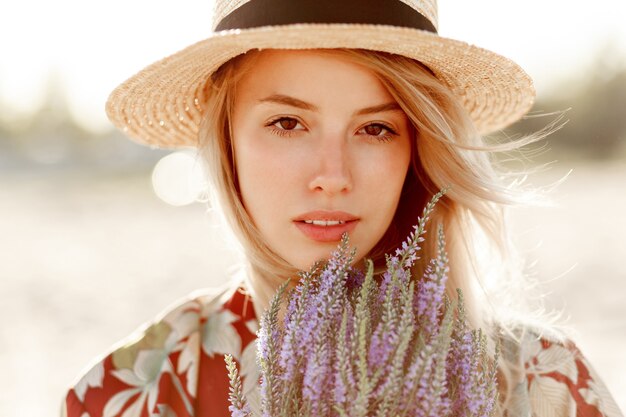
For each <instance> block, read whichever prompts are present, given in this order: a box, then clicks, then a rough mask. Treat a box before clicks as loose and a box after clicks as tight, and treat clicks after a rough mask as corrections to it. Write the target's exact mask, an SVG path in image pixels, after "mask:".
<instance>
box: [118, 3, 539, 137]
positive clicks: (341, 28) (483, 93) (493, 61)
mask: <svg viewBox="0 0 626 417" xmlns="http://www.w3.org/2000/svg"><path fill="white" fill-rule="evenodd" d="M338 1H339V0H338ZM402 1H403V2H405V3H407V4H409V5H410V6H412V7H415V8H418V7H419V10H421V11H423V13H424V14H425V15H426V16H428V17H432V18H433V19H434V20H433V23H435V25H436V2H435V1H434V0H431V1H425V0H423V1H419V0H402ZM245 2H246V0H231V1H221V2H220V1H218V2H217V11H219V13H220V14H219V16H224V15H225V14H227V13H229V12H230V11H232V10H234V9H235V8H236V7H239V6H240V5H241V4H244V3H245ZM219 19H220V18H219V17H218V15H216V21H219ZM257 48H258V49H271V48H273V49H312V48H362V49H371V50H377V51H384V52H389V53H394V54H399V55H404V56H407V57H410V58H414V59H416V60H419V61H421V62H422V63H424V64H425V65H426V66H428V67H429V68H430V69H431V70H432V71H433V73H434V74H435V75H436V76H437V77H438V78H439V79H440V80H442V81H443V82H444V83H445V84H447V85H448V86H449V87H450V89H451V90H452V91H453V92H454V93H455V94H456V95H457V96H458V98H459V100H460V101H461V103H462V104H463V106H464V107H465V108H466V109H467V111H468V112H469V114H470V116H471V118H472V120H473V121H474V123H475V124H476V127H477V128H478V130H479V132H480V133H483V134H486V133H489V132H493V131H495V130H498V129H501V128H504V127H506V126H507V125H509V124H511V123H512V122H514V121H516V120H518V119H519V118H520V117H521V116H523V115H524V114H525V113H526V112H527V111H528V109H530V107H531V105H532V103H533V100H534V96H535V92H534V88H533V85H532V81H531V79H530V77H529V76H528V75H527V74H526V73H525V72H524V71H523V70H522V69H521V68H520V67H519V66H518V65H517V64H515V63H514V62H512V61H510V60H509V59H507V58H504V57H502V56H500V55H498V54H496V53H493V52H491V51H488V50H485V49H482V48H479V47H476V46H473V45H469V44H467V43H465V42H461V41H456V40H452V39H447V38H442V37H440V36H438V35H436V34H434V33H430V32H426V31H422V30H417V29H410V28H401V27H393V26H382V25H360V24H294V25H286V26H280V27H272V26H265V27H260V28H254V29H246V30H228V31H223V32H217V33H214V34H213V35H212V36H211V37H210V38H208V39H205V40H203V41H200V42H198V43H196V44H194V45H191V46H189V47H187V48H186V49H183V50H182V51H179V52H177V53H175V54H174V55H171V56H169V57H167V58H165V59H162V60H161V61H158V62H156V63H154V64H152V65H150V66H148V67H147V68H145V69H144V70H142V71H141V72H139V73H138V74H136V75H134V76H133V77H131V78H130V79H129V80H127V81H126V82H124V83H123V84H122V85H120V86H119V87H118V88H116V89H115V90H114V91H113V92H112V93H111V95H110V97H109V100H108V102H107V105H106V111H107V114H108V116H109V119H110V120H111V121H112V122H113V124H114V125H115V126H117V127H118V128H120V129H122V130H123V131H124V132H126V134H127V135H128V136H129V137H130V138H132V139H134V140H136V141H138V142H140V143H142V144H147V145H151V146H155V147H163V148H175V147H196V146H197V145H198V126H199V124H200V121H201V119H202V112H203V109H202V104H203V103H204V102H205V97H204V90H205V87H206V83H207V80H209V77H210V74H211V73H213V72H214V71H215V70H216V69H217V68H219V66H220V65H222V64H223V63H224V62H226V61H228V60H229V59H231V58H233V57H235V56H237V55H239V54H242V53H244V52H246V51H248V50H251V49H257Z"/></svg>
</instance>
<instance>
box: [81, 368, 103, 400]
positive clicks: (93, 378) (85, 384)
mask: <svg viewBox="0 0 626 417" xmlns="http://www.w3.org/2000/svg"><path fill="white" fill-rule="evenodd" d="M103 381H104V362H103V361H100V362H99V363H98V364H96V366H94V367H93V368H91V369H90V370H89V372H87V373H86V374H85V375H84V376H83V377H82V378H81V379H80V381H78V383H77V384H76V385H75V386H74V392H75V393H76V396H77V397H78V399H79V400H80V401H81V402H83V401H85V392H87V388H89V387H102V382H103Z"/></svg>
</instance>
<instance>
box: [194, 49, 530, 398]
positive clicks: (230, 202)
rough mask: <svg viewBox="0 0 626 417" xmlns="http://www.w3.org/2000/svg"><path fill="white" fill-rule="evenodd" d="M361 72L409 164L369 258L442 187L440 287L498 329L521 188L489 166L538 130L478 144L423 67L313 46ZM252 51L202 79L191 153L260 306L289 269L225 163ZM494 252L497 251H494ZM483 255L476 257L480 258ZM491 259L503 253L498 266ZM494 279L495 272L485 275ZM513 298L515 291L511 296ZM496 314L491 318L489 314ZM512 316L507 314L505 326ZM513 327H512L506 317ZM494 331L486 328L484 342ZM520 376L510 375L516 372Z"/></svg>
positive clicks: (463, 116)
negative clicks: (384, 100)
mask: <svg viewBox="0 0 626 417" xmlns="http://www.w3.org/2000/svg"><path fill="white" fill-rule="evenodd" d="M319 52H320V53H324V54H329V55H332V56H337V57H340V58H343V59H346V60H349V61H350V62H353V63H355V64H358V65H361V66H363V67H365V68H368V69H370V70H371V71H372V72H373V74H374V75H375V76H376V77H377V78H378V79H379V80H380V82H381V83H382V84H383V85H384V86H385V87H386V88H387V90H388V91H389V93H390V94H391V95H392V96H393V98H394V99H395V100H396V102H397V103H398V104H399V105H400V107H401V108H402V110H403V111H404V113H405V114H406V115H407V117H408V119H409V120H410V122H411V124H412V126H413V128H414V129H413V133H414V136H415V140H414V141H413V143H412V145H411V146H412V150H411V152H412V168H411V169H409V171H408V174H407V177H406V180H405V184H404V188H403V191H402V195H401V197H400V202H399V205H398V209H397V211H396V214H395V216H394V219H393V221H392V225H391V226H390V228H389V230H388V231H387V233H386V234H385V236H384V237H383V238H382V239H381V241H380V242H379V243H378V244H377V246H376V247H375V248H374V249H373V250H372V251H371V252H370V253H369V254H368V257H369V258H371V259H373V260H374V262H375V264H377V265H379V266H382V265H383V264H384V254H385V253H389V252H391V251H392V250H394V249H395V248H396V247H397V246H398V245H399V244H400V243H401V241H402V240H404V239H405V237H406V236H407V235H408V233H409V231H410V230H411V227H412V225H413V224H415V223H416V222H417V217H418V216H419V215H420V214H421V210H422V208H423V206H424V204H425V203H426V202H427V201H428V200H429V199H430V197H431V196H432V195H433V194H434V193H436V192H438V191H439V190H440V189H442V188H444V187H450V190H449V191H448V192H447V194H446V195H445V196H444V198H443V199H442V201H441V202H440V203H439V204H438V206H437V208H436V210H435V214H434V215H433V217H432V220H431V222H432V223H431V226H430V230H435V229H434V227H435V225H436V224H441V225H443V227H444V230H445V233H446V241H447V251H448V256H449V259H450V268H451V270H450V275H449V279H448V284H447V286H448V293H449V295H450V296H451V297H453V298H454V297H455V296H456V289H457V288H460V289H461V290H462V291H463V294H464V299H465V305H466V309H467V311H468V318H469V320H470V323H471V325H472V326H473V327H475V328H478V327H481V328H483V329H492V330H493V329H495V326H494V324H495V323H498V325H499V326H502V327H504V328H507V321H509V319H508V318H506V317H504V316H503V315H502V314H503V312H504V311H505V309H509V310H510V307H511V305H510V304H509V301H510V297H509V299H508V300H507V302H503V303H502V305H503V306H504V309H502V308H499V307H498V305H496V303H495V302H494V298H498V299H500V300H503V298H502V297H501V296H498V297H489V294H493V293H494V292H495V291H497V286H493V284H494V283H496V284H499V287H500V288H503V290H502V293H504V294H506V293H507V288H508V293H509V294H510V293H511V291H510V290H511V288H510V286H509V283H510V282H518V283H522V284H519V285H523V276H522V274H521V270H522V268H521V264H520V262H519V261H518V260H517V258H516V256H515V251H514V250H513V247H512V245H511V243H510V241H509V234H508V233H507V231H506V223H505V221H504V206H506V205H509V204H515V203H519V202H523V201H524V199H525V196H526V194H525V192H524V190H521V189H518V187H516V186H517V185H518V184H517V183H515V182H512V183H510V184H507V183H505V180H504V179H503V175H502V174H501V173H500V172H498V169H497V168H498V165H497V164H496V163H495V161H494V153H495V152H498V151H507V150H514V149H517V148H520V147H521V146H523V145H526V144H527V143H529V142H533V141H536V140H538V139H539V138H540V137H541V135H536V136H531V137H527V138H525V139H521V140H517V141H512V142H507V143H503V144H496V145H494V144H491V145H489V144H487V143H486V141H485V140H484V139H483V138H482V137H481V136H480V135H479V134H478V132H477V131H476V129H475V128H474V125H473V123H472V121H471V120H470V118H469V116H468V114H467V112H466V110H465V109H464V108H463V107H462V105H461V103H460V102H459V99H458V97H456V96H454V95H453V94H452V92H451V91H450V89H449V88H447V87H446V86H445V84H444V83H442V81H440V80H439V79H438V78H437V77H436V76H435V75H434V74H433V73H432V72H431V71H430V70H429V69H428V68H426V67H425V66H424V65H422V64H420V63H419V62H417V61H415V60H412V59H410V58H406V57H403V56H398V55H393V54H388V53H384V52H377V51H369V50H360V49H359V50H355V49H321V50H319ZM258 54H259V51H250V52H248V53H246V54H244V55H240V56H239V57H236V58H234V59H232V60H231V61H229V62H227V63H226V64H224V65H223V66H222V67H221V68H220V69H219V70H218V71H217V72H215V73H214V74H213V76H212V78H211V80H209V82H208V83H207V86H206V89H207V91H206V92H205V94H206V97H207V103H206V109H205V114H206V116H205V118H204V120H203V123H202V124H201V126H200V152H201V153H202V155H203V157H204V158H205V160H206V161H207V164H208V168H209V170H210V175H211V178H212V182H213V185H214V188H215V191H216V193H217V197H218V200H219V203H220V205H221V209H222V212H223V214H224V216H225V218H226V220H227V222H228V223H229V225H230V227H231V228H232V230H233V232H234V233H235V235H236V236H237V238H238V240H239V241H240V243H241V245H242V247H243V250H244V253H245V255H246V258H247V260H248V262H249V266H250V268H251V270H252V273H251V274H248V275H249V276H248V277H247V282H246V285H247V287H248V289H249V291H250V292H251V294H252V296H253V297H254V298H255V304H256V305H259V306H261V307H264V306H267V304H268V302H269V299H270V298H271V296H272V295H273V294H274V292H275V290H276V288H277V286H278V285H279V284H280V283H281V282H283V281H284V280H285V279H286V278H288V277H293V276H295V274H296V273H297V270H295V269H294V268H293V267H292V266H291V265H289V264H287V263H286V262H285V261H284V260H282V259H281V258H280V257H279V256H278V255H277V254H276V253H274V252H273V251H272V250H271V248H269V247H268V246H267V244H266V243H265V242H264V240H263V238H262V237H261V236H260V234H259V232H258V230H257V229H256V228H255V226H254V224H253V222H252V221H251V219H250V217H249V216H248V214H247V213H246V210H245V208H244V207H243V204H242V199H241V196H240V193H239V187H238V182H237V170H236V167H235V166H234V156H233V155H234V149H233V146H232V141H231V138H232V126H231V124H230V121H231V120H232V117H231V116H232V111H233V104H234V103H233V100H234V96H235V91H236V88H237V84H238V81H239V80H240V79H241V77H242V76H243V75H244V74H245V73H246V72H247V71H248V70H249V69H250V68H252V67H253V65H254V60H255V59H256V58H257V57H258ZM434 241H435V239H434V238H430V239H427V240H426V242H425V243H427V244H426V245H425V247H424V248H423V253H422V260H423V261H422V262H418V264H417V265H416V271H415V276H421V272H422V271H423V268H424V266H425V264H426V262H427V261H428V260H429V259H431V258H432V257H434V256H435V255H436V253H435V250H436V247H435V246H436V245H435V244H436V242H434ZM494 256H497V257H498V258H494ZM483 258H484V259H485V260H489V261H490V262H481V259H483ZM493 259H502V264H501V265H497V268H491V269H492V270H488V268H487V267H488V266H493ZM491 276H494V277H496V279H485V277H491ZM517 298H519V295H517ZM496 317H497V319H496ZM512 322H513V320H511V323H512ZM511 325H512V324H511ZM497 337H498V335H497V334H495V332H492V333H491V338H492V342H493V341H494V340H495V339H496V338H497ZM514 368H516V365H513V364H511V365H510V366H508V367H507V366H506V365H505V366H501V369H502V374H503V376H504V379H505V380H506V381H505V382H506V383H505V384H503V385H502V384H501V386H502V387H503V388H502V389H501V391H503V392H502V394H505V398H508V397H509V395H506V394H508V393H510V390H511V388H512V386H513V385H514V384H513V382H514V381H512V379H513V378H514V377H513V374H514V373H515V372H516V371H517V369H514ZM517 378H519V377H517Z"/></svg>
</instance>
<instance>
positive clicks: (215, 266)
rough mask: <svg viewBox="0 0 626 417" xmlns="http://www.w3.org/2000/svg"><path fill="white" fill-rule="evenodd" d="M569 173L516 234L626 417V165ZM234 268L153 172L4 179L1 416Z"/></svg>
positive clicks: (59, 388) (205, 222)
mask: <svg viewBox="0 0 626 417" xmlns="http://www.w3.org/2000/svg"><path fill="white" fill-rule="evenodd" d="M570 166H577V168H576V170H575V171H574V173H573V174H572V175H571V177H570V179H569V180H568V181H567V182H566V183H565V184H564V185H562V186H561V187H560V188H559V190H558V192H557V194H556V196H557V199H558V201H559V203H560V205H561V208H550V209H532V210H531V209H524V210H518V211H517V212H516V213H515V214H514V221H515V225H516V226H515V227H516V230H517V231H518V235H519V237H520V241H521V242H522V244H523V245H524V246H525V247H527V248H529V256H530V257H531V258H535V259H536V260H537V262H538V263H537V271H538V274H539V276H541V277H545V278H546V286H545V289H546V291H547V293H548V294H549V295H548V299H547V304H548V306H550V307H558V308H563V309H564V315H565V316H569V317H570V320H569V322H568V323H569V325H570V326H571V327H572V328H573V329H574V330H575V331H576V332H577V334H578V336H577V337H576V341H577V343H578V344H579V345H580V347H581V349H582V350H583V352H584V353H586V355H587V356H588V357H589V358H590V360H591V362H592V363H593V364H594V365H595V367H596V368H597V370H598V371H599V373H600V375H602V376H603V378H604V380H605V382H606V383H607V385H608V386H609V388H610V390H611V391H612V393H613V394H614V396H615V397H616V399H617V401H618V404H619V405H620V406H621V408H622V409H623V410H626V360H625V359H624V358H623V356H622V349H623V348H624V347H625V346H626V302H625V299H626V266H625V265H624V258H625V257H626V244H624V237H625V236H626V220H625V218H624V216H625V213H626V162H615V163H611V164H608V163H603V164H597V165H581V166H578V165H577V164H575V163H571V164H570ZM566 171H567V169H566V168H565V167H563V166H557V167H556V168H555V169H553V170H552V172H551V173H550V174H549V176H543V177H542V178H543V179H547V180H553V179H555V178H557V177H558V176H560V175H562V174H564V173H565V172H566ZM594 213H596V214H595V218H594ZM597 213H601V214H600V215H597ZM540 240H541V245H540V246H536V244H537V243H539V242H540ZM530 248H532V249H530ZM233 260H234V255H233V253H232V252H231V251H229V249H228V248H227V243H226V241H225V240H224V239H223V238H222V237H221V236H220V233H219V229H218V228H216V227H215V219H214V218H213V215H212V214H211V213H210V212H209V213H207V210H206V209H205V207H204V206H202V205H201V204H194V205H191V206H187V207H182V208H174V207H170V206H168V205H166V204H165V203H162V202H161V201H159V200H158V199H157V198H156V197H155V196H154V194H153V193H152V190H151V188H150V183H149V177H148V176H147V175H146V176H135V177H106V178H105V177H93V176H84V175H82V176H77V175H68V174H55V175H52V174H47V176H46V177H42V176H37V175H34V174H33V175H23V174H22V175H9V174H6V173H5V174H2V175H1V176H0V297H1V298H0V300H1V302H0V317H1V320H2V325H1V326H0V364H2V365H1V366H2V370H1V375H2V378H0V416H20V417H41V416H56V415H58V410H59V406H60V402H61V399H62V397H63V394H64V392H65V390H66V388H67V386H68V385H69V384H71V383H72V381H73V380H74V378H75V377H76V376H77V375H78V374H79V373H80V372H81V370H82V369H83V368H84V367H85V366H86V365H87V364H88V363H90V362H91V361H92V360H93V359H94V358H95V357H97V356H99V355H101V354H103V353H105V352H106V351H107V350H108V349H109V347H110V346H111V345H112V344H113V343H115V342H116V341H118V340H119V339H121V338H123V337H125V336H126V335H128V334H129V333H130V332H131V331H133V330H134V329H135V328H136V327H137V326H139V325H140V324H141V323H143V322H145V321H147V320H149V319H151V318H152V317H153V316H154V315H156V314H157V313H158V312H159V311H161V310H162V309H164V308H165V307H166V306H167V305H169V304H170V303H172V302H173V301H174V300H176V299H177V298H179V297H182V296H184V295H185V294H187V293H189V292H191V291H192V290H194V289H197V288H201V287H207V286H211V285H216V284H218V283H219V280H220V279H222V278H223V277H224V275H225V273H224V271H225V270H226V269H227V267H228V265H230V264H231V263H232V262H233ZM555 277H560V278H558V279H553V278H555Z"/></svg>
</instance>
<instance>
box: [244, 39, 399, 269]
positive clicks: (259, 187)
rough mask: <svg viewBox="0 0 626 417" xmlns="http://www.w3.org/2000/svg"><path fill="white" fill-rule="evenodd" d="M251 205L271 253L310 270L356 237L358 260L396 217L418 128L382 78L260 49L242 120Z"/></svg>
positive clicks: (304, 54)
mask: <svg viewBox="0 0 626 417" xmlns="http://www.w3.org/2000/svg"><path fill="white" fill-rule="evenodd" d="M232 125H233V144H234V151H235V152H234V153H235V165H236V170H237V177H238V181H239V187H240V190H241V195H242V199H243V204H244V206H245V208H246V210H247V212H248V214H249V215H250V217H251V218H252V221H253V222H254V224H255V226H256V227H257V228H258V230H259V231H260V233H261V235H262V237H263V238H264V239H265V240H266V242H267V243H268V245H269V247H270V248H271V249H272V250H273V251H274V252H276V253H277V254H278V255H279V256H281V257H282V258H283V259H285V260H286V261H287V262H288V263H290V264H291V265H293V266H294V267H296V268H298V269H301V270H306V269H309V268H310V266H311V265H312V264H313V263H314V262H315V261H317V260H322V259H327V258H328V255H329V254H330V252H331V251H332V250H334V249H335V248H336V247H337V245H338V243H339V242H340V238H341V235H342V234H343V233H344V232H348V234H349V236H350V245H351V246H352V247H355V248H356V249H357V252H356V260H357V261H358V260H360V259H361V258H362V257H364V256H365V255H366V254H367V253H368V252H369V251H370V250H371V249H372V248H373V247H374V246H375V245H376V243H377V242H378V241H379V240H380V238H381V237H382V236H383V234H384V233H385V231H386V230H387V228H388V227H389V225H390V223H391V220H392V218H393V215H394V213H395V211H396V207H397V205H398V201H399V198H400V192H401V190H402V185H403V183H404V178H405V176H406V173H407V169H408V166H409V160H410V152H411V146H410V140H411V139H410V137H411V130H410V127H409V121H408V119H407V117H406V115H405V114H404V112H402V110H400V107H399V106H398V105H397V103H396V102H395V101H394V99H393V98H392V97H391V95H390V94H389V93H388V92H387V90H386V89H385V88H384V87H383V86H382V84H381V83H380V81H378V79H377V78H376V77H375V76H374V74H373V73H372V72H371V71H370V70H368V69H366V68H363V67H361V66H358V65H356V64H353V63H350V62H348V61H346V60H345V59H342V58H340V57H336V56H331V55H324V54H323V53H321V52H319V51H293V50H292V51H279V50H266V51H262V52H260V54H259V56H258V60H257V61H255V63H254V65H253V66H252V68H251V69H250V70H249V71H248V72H247V73H246V74H245V75H244V77H243V78H242V79H241V81H240V84H239V85H238V87H237V91H236V94H235V107H234V114H233V120H232Z"/></svg>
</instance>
